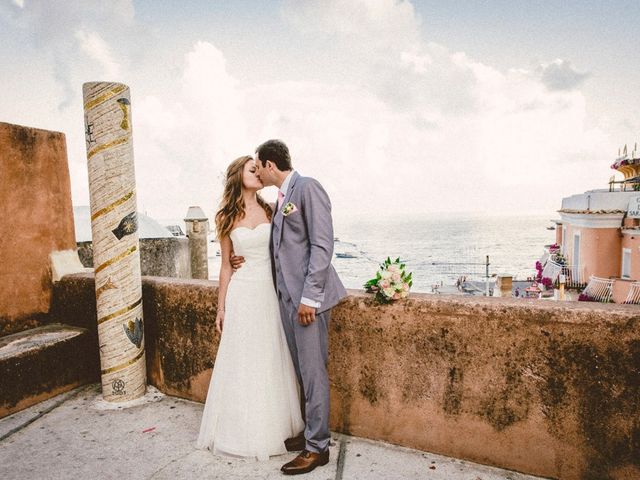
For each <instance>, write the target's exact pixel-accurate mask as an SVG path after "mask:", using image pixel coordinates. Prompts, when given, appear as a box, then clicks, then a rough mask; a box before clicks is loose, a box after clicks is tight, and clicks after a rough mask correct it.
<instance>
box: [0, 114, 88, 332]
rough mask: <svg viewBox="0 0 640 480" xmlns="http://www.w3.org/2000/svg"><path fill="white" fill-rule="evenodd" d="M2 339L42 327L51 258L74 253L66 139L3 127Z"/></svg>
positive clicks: (0, 157)
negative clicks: (52, 254)
mask: <svg viewBox="0 0 640 480" xmlns="http://www.w3.org/2000/svg"><path fill="white" fill-rule="evenodd" d="M0 232H1V234H0V336H2V335H6V334H9V333H13V332H17V331H20V330H24V329H26V328H29V327H32V326H36V325H38V324H39V323H41V319H42V317H43V316H44V314H45V313H46V312H47V311H48V309H49V302H50V296H51V267H50V260H49V254H50V253H51V252H53V251H57V250H67V249H75V245H76V242H75V234H74V226H73V210H72V207H71V184H70V180H69V168H68V165H67V147H66V143H65V136H64V134H62V133H59V132H50V131H47V130H38V129H35V128H27V127H22V126H19V125H11V124H9V123H0Z"/></svg>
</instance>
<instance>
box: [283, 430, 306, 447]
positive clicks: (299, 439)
mask: <svg viewBox="0 0 640 480" xmlns="http://www.w3.org/2000/svg"><path fill="white" fill-rule="evenodd" d="M306 444H307V440H306V439H305V438H304V432H303V433H301V434H300V435H296V436H295V437H291V438H287V439H286V440H285V441H284V446H285V448H286V449H287V452H299V451H301V450H304V447H305V445H306Z"/></svg>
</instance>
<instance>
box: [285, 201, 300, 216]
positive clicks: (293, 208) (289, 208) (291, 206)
mask: <svg viewBox="0 0 640 480" xmlns="http://www.w3.org/2000/svg"><path fill="white" fill-rule="evenodd" d="M297 211H298V207H296V206H295V205H294V204H293V203H291V202H289V203H287V204H286V205H285V206H284V207H283V208H282V215H283V216H285V217H288V216H289V215H291V214H292V213H293V212H297Z"/></svg>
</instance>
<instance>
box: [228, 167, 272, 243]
mask: <svg viewBox="0 0 640 480" xmlns="http://www.w3.org/2000/svg"><path fill="white" fill-rule="evenodd" d="M250 160H253V158H252V157H251V156H249V155H244V156H242V157H239V158H236V159H235V160H234V161H233V162H231V165H229V166H228V167H227V176H226V179H225V183H224V193H223V194H222V201H221V202H220V209H219V210H218V212H217V213H216V235H217V237H218V240H221V239H223V238H224V237H226V236H227V235H229V234H230V233H231V230H232V229H233V225H234V224H235V222H236V220H241V219H243V218H244V215H245V204H244V198H243V197H242V172H243V171H244V166H245V165H246V163H247V162H248V161H250ZM256 199H257V200H258V204H259V205H260V206H261V207H262V208H263V209H264V211H265V213H266V214H267V218H268V219H269V221H271V214H272V212H271V207H269V205H268V204H267V202H265V201H264V200H263V199H262V197H261V196H260V195H259V194H257V193H256Z"/></svg>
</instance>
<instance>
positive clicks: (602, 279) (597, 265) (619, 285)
mask: <svg viewBox="0 0 640 480" xmlns="http://www.w3.org/2000/svg"><path fill="white" fill-rule="evenodd" d="M611 168H612V169H614V170H616V171H617V172H619V173H621V174H622V175H623V178H622V179H616V176H615V175H614V176H612V177H611V179H610V180H609V188H608V189H601V190H589V191H587V192H584V193H580V194H576V195H571V196H570V197H566V198H563V199H562V208H561V209H560V210H558V213H559V214H560V218H559V219H558V220H555V223H556V243H557V245H558V246H559V251H557V250H556V251H551V252H549V253H550V255H549V258H548V261H547V262H546V264H545V265H544V268H545V273H544V274H543V276H549V277H556V278H561V277H560V275H563V274H564V278H563V280H566V281H567V283H568V284H569V285H571V284H574V285H575V286H582V285H585V284H586V288H585V290H584V292H583V295H582V298H583V299H591V300H597V301H614V302H616V303H625V302H627V303H640V153H638V152H637V149H635V148H634V150H633V152H631V154H628V153H627V147H626V146H625V148H624V151H623V152H622V154H621V155H619V156H618V158H617V159H616V161H615V163H614V164H613V165H611ZM558 254H560V255H558ZM556 258H559V259H560V261H559V262H556V261H555V260H556ZM562 263H564V264H565V265H560V266H558V265H559V264H562ZM554 280H555V278H554Z"/></svg>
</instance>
